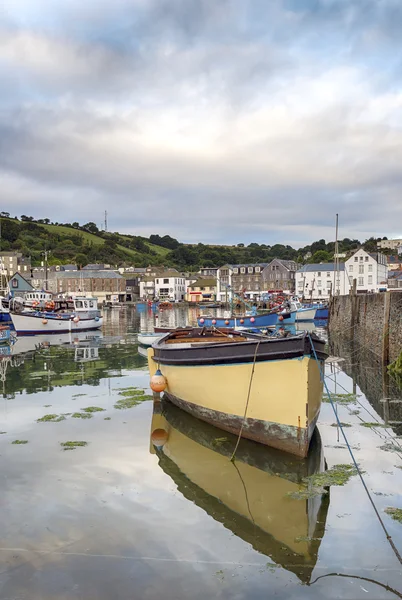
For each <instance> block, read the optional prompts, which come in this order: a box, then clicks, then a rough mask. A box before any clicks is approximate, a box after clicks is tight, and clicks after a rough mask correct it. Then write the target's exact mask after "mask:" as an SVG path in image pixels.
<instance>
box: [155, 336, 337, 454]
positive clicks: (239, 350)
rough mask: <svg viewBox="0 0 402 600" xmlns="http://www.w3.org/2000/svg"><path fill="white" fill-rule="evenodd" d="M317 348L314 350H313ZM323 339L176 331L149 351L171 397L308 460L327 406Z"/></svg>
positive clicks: (213, 419) (189, 408)
mask: <svg viewBox="0 0 402 600" xmlns="http://www.w3.org/2000/svg"><path fill="white" fill-rule="evenodd" d="M313 347H314V350H313ZM326 357H327V354H326V353H325V342H324V341H323V340H321V339H320V338H318V337H317V336H315V335H314V334H311V335H310V334H308V333H306V332H304V333H302V334H299V335H294V336H289V337H265V336H261V335H258V334H252V333H246V332H243V331H233V330H232V331H231V330H223V331H220V330H219V329H208V328H206V327H203V328H197V329H193V330H189V329H185V330H175V331H173V332H171V333H169V334H167V335H165V336H164V337H162V338H161V339H160V340H158V341H157V342H155V343H154V344H153V346H152V348H150V349H149V350H148V365H149V370H150V375H151V376H153V375H154V374H155V373H156V370H157V369H158V368H159V369H160V370H161V372H162V374H163V375H164V377H165V378H166V381H167V387H166V390H165V397H166V398H167V399H168V400H170V401H171V402H173V403H174V404H176V405H177V406H179V407H180V408H182V409H184V410H186V411H187V412H189V413H190V414H192V415H193V416H196V417H198V418H199V419H202V420H203V421H207V422H209V423H211V424H213V425H216V426H217V427H220V428H221V429H224V430H225V431H229V432H231V433H235V434H239V432H241V435H242V436H243V437H246V438H249V439H251V440H254V441H257V442H261V443H263V444H266V445H268V446H272V447H274V448H278V449H279V450H284V451H286V452H290V453H291V454H295V455H297V456H301V457H305V456H306V455H307V453H308V448H309V444H310V440H311V437H312V435H313V431H314V428H315V425H316V422H317V419H318V415H319V412H320V407H321V396H322V381H321V377H320V366H321V367H322V363H323V362H324V360H325V358H326Z"/></svg>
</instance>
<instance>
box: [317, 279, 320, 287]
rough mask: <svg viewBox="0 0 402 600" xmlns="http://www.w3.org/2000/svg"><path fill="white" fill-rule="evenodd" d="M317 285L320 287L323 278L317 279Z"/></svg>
mask: <svg viewBox="0 0 402 600" xmlns="http://www.w3.org/2000/svg"><path fill="white" fill-rule="evenodd" d="M317 286H318V287H321V279H319V280H318V281H317Z"/></svg>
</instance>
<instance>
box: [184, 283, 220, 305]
mask: <svg viewBox="0 0 402 600" xmlns="http://www.w3.org/2000/svg"><path fill="white" fill-rule="evenodd" d="M186 300H187V302H191V303H193V304H194V303H197V302H203V301H211V302H212V301H214V300H216V279H215V278H213V277H210V278H206V277H205V278H203V277H202V278H201V277H200V278H199V279H197V280H196V281H195V282H194V283H192V284H191V285H189V286H188V288H187V293H186Z"/></svg>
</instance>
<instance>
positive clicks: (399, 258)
mask: <svg viewBox="0 0 402 600" xmlns="http://www.w3.org/2000/svg"><path fill="white" fill-rule="evenodd" d="M387 262H388V263H390V264H397V265H399V263H401V262H402V256H387Z"/></svg>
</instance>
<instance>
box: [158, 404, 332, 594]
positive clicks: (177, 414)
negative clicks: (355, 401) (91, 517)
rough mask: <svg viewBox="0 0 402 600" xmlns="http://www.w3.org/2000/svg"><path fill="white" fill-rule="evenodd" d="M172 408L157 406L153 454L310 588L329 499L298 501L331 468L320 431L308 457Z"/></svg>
mask: <svg viewBox="0 0 402 600" xmlns="http://www.w3.org/2000/svg"><path fill="white" fill-rule="evenodd" d="M236 439H237V438H236V436H233V435H231V434H229V433H226V432H225V433H223V432H222V431H220V430H219V429H216V428H215V427H213V426H211V425H208V424H207V423H203V422H201V421H199V420H198V419H195V418H193V417H191V416H190V415H188V414H187V413H184V412H183V411H181V410H180V409H178V408H176V407H174V406H172V405H171V404H170V403H165V402H159V401H155V403H154V412H153V418H152V425H151V448H150V451H151V453H156V454H157V455H158V457H159V466H160V467H161V468H162V469H163V470H164V471H165V473H167V474H168V475H169V476H170V477H171V478H172V479H173V480H174V481H175V483H176V485H177V487H178V489H179V491H180V492H181V493H182V494H183V496H185V497H186V498H187V499H189V500H191V501H192V502H194V503H195V504H197V506H200V507H201V508H203V509H204V510H205V511H206V512H207V513H208V514H209V515H210V516H212V517H213V518H214V519H215V520H216V521H219V522H221V523H223V525H224V526H225V527H227V528H228V529H230V530H231V531H232V532H233V533H234V534H235V535H237V536H238V537H240V538H241V539H243V540H244V541H246V542H248V543H249V544H251V545H252V546H253V548H255V549H256V550H257V551H258V552H261V553H263V554H265V555H266V556H269V557H270V558H271V559H272V560H273V561H274V563H276V564H278V565H281V566H283V567H284V568H286V569H287V570H289V571H292V572H293V573H295V574H296V575H297V576H298V577H299V579H300V580H301V581H303V582H304V583H308V582H309V581H310V578H311V574H312V571H313V569H314V566H315V564H316V562H317V556H318V550H319V546H320V543H321V539H322V537H323V535H324V531H325V521H326V517H327V512H328V505H329V495H324V496H315V497H313V498H309V499H308V500H295V499H292V498H290V497H288V494H289V493H292V492H295V491H297V490H298V489H299V483H300V482H301V480H302V479H303V478H304V477H306V476H308V475H311V474H313V473H317V472H319V471H322V470H324V468H325V467H324V457H323V451H322V446H321V440H320V438H319V434H318V431H317V432H316V436H315V438H313V442H312V446H311V451H310V453H309V456H308V458H307V459H304V460H303V459H300V458H297V457H295V456H292V455H289V454H285V453H282V452H280V451H277V450H274V449H272V448H268V447H262V446H261V445H260V444H257V443H254V442H251V441H249V440H241V442H240V444H239V448H238V451H237V454H236V461H235V463H232V462H231V461H230V456H231V454H232V452H233V448H234V446H235V443H236Z"/></svg>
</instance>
